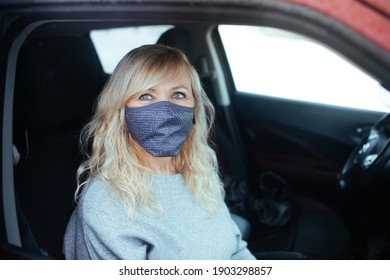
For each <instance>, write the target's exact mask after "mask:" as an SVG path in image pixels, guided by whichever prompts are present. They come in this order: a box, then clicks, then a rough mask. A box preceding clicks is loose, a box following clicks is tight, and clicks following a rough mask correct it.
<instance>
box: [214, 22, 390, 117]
mask: <svg viewBox="0 0 390 280" xmlns="http://www.w3.org/2000/svg"><path fill="white" fill-rule="evenodd" d="M218 30H219V33H220V35H221V38H222V42H223V45H224V48H225V51H226V55H227V58H228V62H229V65H230V68H231V71H232V76H233V79H234V83H235V86H236V89H237V91H238V92H247V93H255V94H262V95H268V96H274V97H281V98H288V99H294V100H301V101H309V102H316V103H321V104H329V105H338V106H344V107H350V108H358V109H366V110H373V111H380V112H388V111H390V92H388V91H387V90H385V89H384V88H383V87H382V86H381V85H380V83H379V82H378V81H376V80H375V79H373V78H372V77H371V76H369V75H368V74H366V73H365V72H363V71H362V70H360V69H359V68H358V67H357V66H355V65H354V64H352V63H351V62H349V61H348V60H347V59H345V58H343V57H342V56H341V55H339V54H338V53H336V52H335V51H333V50H331V49H329V48H327V47H326V46H324V45H322V44H321V43H319V42H317V41H315V40H312V39H310V38H307V37H305V36H302V35H298V34H295V33H292V32H288V31H284V30H279V29H276V28H271V27H252V26H232V25H221V26H219V28H218ZM237 50H240V51H237Z"/></svg>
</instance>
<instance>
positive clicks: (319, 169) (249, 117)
mask: <svg viewBox="0 0 390 280" xmlns="http://www.w3.org/2000/svg"><path fill="white" fill-rule="evenodd" d="M232 100H233V110H234V111H235V115H236V118H237V122H238V124H239V127H240V129H241V133H242V135H243V140H244V144H245V145H244V146H245V147H246V149H247V154H248V156H249V164H251V165H252V166H255V170H258V172H259V173H260V172H261V171H265V170H270V171H273V172H276V173H278V174H280V175H282V176H283V177H285V178H286V180H287V181H288V182H289V183H290V184H291V186H292V187H293V189H294V190H295V191H296V192H297V193H305V194H308V195H311V196H316V197H319V198H321V199H322V200H324V199H327V197H329V198H330V197H332V196H333V193H334V192H337V191H338V186H337V174H338V172H339V171H340V169H341V167H342V165H343V164H344V161H345V160H346V159H347V157H348V156H349V154H350V152H351V151H352V149H353V147H354V146H355V145H356V144H357V141H358V140H359V133H361V131H364V128H367V127H369V126H371V125H372V124H373V123H375V122H376V120H377V119H379V118H380V116H381V115H382V113H378V112H372V111H362V110H353V109H345V108H341V107H331V106H324V105H318V104H314V103H305V102H297V101H290V100H285V99H280V98H271V97H265V96H261V95H255V94H245V93H235V94H233V96H232ZM362 128H363V129H362Z"/></svg>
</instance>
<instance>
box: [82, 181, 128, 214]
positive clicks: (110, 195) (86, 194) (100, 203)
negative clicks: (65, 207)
mask: <svg viewBox="0 0 390 280" xmlns="http://www.w3.org/2000/svg"><path fill="white" fill-rule="evenodd" d="M77 206H78V208H82V209H83V212H85V211H87V212H91V211H96V210H97V208H98V209H99V210H100V211H101V210H102V209H115V208H118V207H121V203H120V202H119V199H118V198H117V197H116V195H115V192H114V190H113V189H112V188H111V187H110V186H109V185H108V184H107V183H106V182H105V181H104V180H102V179H100V178H98V177H95V178H93V179H92V180H91V181H89V182H88V183H87V184H86V186H85V187H84V189H83V190H82V193H81V196H80V198H79V200H78V203H77ZM100 211H99V212H100Z"/></svg>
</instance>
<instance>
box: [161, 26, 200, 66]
mask: <svg viewBox="0 0 390 280" xmlns="http://www.w3.org/2000/svg"><path fill="white" fill-rule="evenodd" d="M157 44H162V45H166V46H170V47H175V48H178V49H179V50H181V51H182V52H184V53H185V54H186V55H187V57H188V59H189V61H190V62H191V63H192V59H193V54H192V46H193V45H192V37H191V33H190V32H188V30H186V29H184V28H180V27H174V28H171V29H169V30H167V31H165V32H164V33H163V34H161V36H160V38H159V39H158V41H157Z"/></svg>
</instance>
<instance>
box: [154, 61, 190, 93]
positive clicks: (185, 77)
mask: <svg viewBox="0 0 390 280" xmlns="http://www.w3.org/2000/svg"><path fill="white" fill-rule="evenodd" d="M152 80H153V79H152ZM153 84H154V85H152V86H151V87H150V88H154V87H158V86H171V87H177V86H181V87H185V88H187V89H188V90H191V89H192V79H191V76H190V74H189V72H188V71H186V69H183V67H181V68H179V67H178V68H176V69H172V68H171V69H166V70H165V71H161V72H160V74H159V75H158V77H156V79H155V81H154V83H153Z"/></svg>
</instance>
